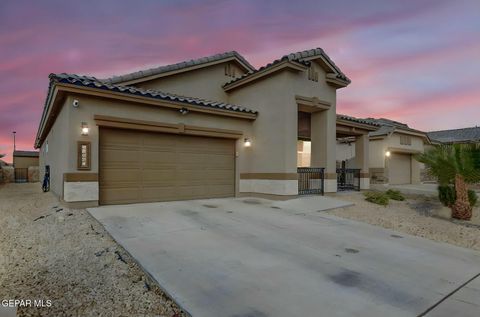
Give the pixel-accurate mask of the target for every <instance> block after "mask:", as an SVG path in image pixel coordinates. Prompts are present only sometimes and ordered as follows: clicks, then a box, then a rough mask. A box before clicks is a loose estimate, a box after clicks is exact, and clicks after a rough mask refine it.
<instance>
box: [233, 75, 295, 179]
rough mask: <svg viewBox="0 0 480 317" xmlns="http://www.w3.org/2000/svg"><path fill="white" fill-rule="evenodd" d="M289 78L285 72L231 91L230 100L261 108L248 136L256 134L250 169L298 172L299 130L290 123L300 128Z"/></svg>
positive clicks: (267, 171)
mask: <svg viewBox="0 0 480 317" xmlns="http://www.w3.org/2000/svg"><path fill="white" fill-rule="evenodd" d="M287 80H288V78H287V74H286V72H281V73H277V74H275V75H273V76H271V77H269V78H266V79H264V80H261V81H257V82H256V83H255V84H251V85H248V86H245V87H242V89H236V90H233V91H232V92H231V93H230V98H229V100H230V102H232V103H234V104H237V103H238V104H245V105H249V106H250V107H253V108H254V109H256V110H258V111H259V116H258V117H257V119H256V120H255V121H254V122H253V124H252V129H251V135H250V136H247V137H251V138H252V147H251V148H250V149H249V152H251V160H250V161H249V166H248V170H249V171H250V173H296V168H297V157H296V148H297V146H296V144H297V136H296V135H297V132H296V130H295V133H293V132H292V131H291V130H292V127H288V126H293V127H294V129H296V127H297V117H296V116H297V114H296V105H294V103H295V99H294V98H292V96H290V95H289V94H286V93H285V91H284V90H282V89H284V88H285V87H286V85H287ZM292 109H293V110H292ZM287 127H288V128H287Z"/></svg>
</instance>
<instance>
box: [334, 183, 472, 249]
mask: <svg viewBox="0 0 480 317" xmlns="http://www.w3.org/2000/svg"><path fill="white" fill-rule="evenodd" d="M335 197H336V198H338V199H341V200H346V201H350V202H353V203H354V204H355V205H354V206H351V207H346V208H340V209H335V210H330V211H328V213H329V214H332V215H335V216H338V217H343V218H348V219H352V220H357V221H362V222H366V223H369V224H372V225H376V226H381V227H384V228H387V229H392V230H395V231H399V232H404V233H408V234H411V235H415V236H419V237H423V238H427V239H431V240H435V241H439V242H446V243H450V244H454V245H457V246H460V247H464V248H470V249H474V250H479V251H480V209H479V207H476V208H474V210H473V218H472V220H471V221H458V220H452V219H450V218H449V217H450V209H449V208H446V207H444V206H442V205H441V204H440V202H439V201H438V199H437V198H436V197H426V196H420V195H411V196H406V198H407V199H406V200H405V201H394V200H390V203H389V205H388V206H386V207H383V206H380V205H376V204H373V203H370V202H367V201H365V197H364V196H363V194H362V193H358V192H357V193H339V194H336V195H335Z"/></svg>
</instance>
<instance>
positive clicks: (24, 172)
mask: <svg viewBox="0 0 480 317" xmlns="http://www.w3.org/2000/svg"><path fill="white" fill-rule="evenodd" d="M26 182H28V168H15V183H26Z"/></svg>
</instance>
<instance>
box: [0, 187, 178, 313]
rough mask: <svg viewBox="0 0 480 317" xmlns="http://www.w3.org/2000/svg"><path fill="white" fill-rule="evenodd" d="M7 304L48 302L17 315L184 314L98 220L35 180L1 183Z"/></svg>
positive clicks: (0, 278) (0, 287) (0, 238)
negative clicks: (62, 202)
mask: <svg viewBox="0 0 480 317" xmlns="http://www.w3.org/2000/svg"><path fill="white" fill-rule="evenodd" d="M42 217H43V218H42ZM120 258H121V259H120ZM5 299H32V300H33V299H43V300H51V301H52V306H51V307H50V308H20V309H19V312H18V315H19V316H170V317H171V316H184V315H183V313H182V312H181V311H180V309H179V308H178V307H177V306H176V305H175V303H173V302H172V301H171V300H170V299H169V298H168V297H167V296H166V295H165V294H164V293H163V292H162V291H161V290H160V289H159V288H158V287H157V286H156V285H155V284H154V283H153V282H151V281H150V279H149V278H148V277H147V276H145V274H144V273H143V271H142V270H141V269H139V267H138V266H137V265H136V264H135V263H134V262H133V260H132V259H131V258H130V257H129V256H128V255H127V254H126V253H125V251H124V250H123V249H122V248H121V247H120V246H119V245H117V244H116V242H115V241H113V239H112V238H111V237H110V235H109V234H108V233H107V232H106V231H105V230H104V229H103V227H101V226H100V225H99V224H98V223H97V222H96V220H95V219H93V218H92V217H91V216H90V215H89V214H88V213H87V212H86V211H85V210H83V209H68V208H65V207H62V206H60V205H59V203H58V201H57V200H56V199H55V198H54V197H53V195H52V194H50V193H42V192H41V190H40V185H39V184H38V183H36V184H6V185H0V300H5Z"/></svg>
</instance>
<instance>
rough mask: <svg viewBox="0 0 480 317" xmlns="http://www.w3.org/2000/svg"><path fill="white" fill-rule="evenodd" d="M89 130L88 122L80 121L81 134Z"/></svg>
mask: <svg viewBox="0 0 480 317" xmlns="http://www.w3.org/2000/svg"><path fill="white" fill-rule="evenodd" d="M89 130H90V129H89V128H88V124H87V123H86V122H82V135H88V132H89Z"/></svg>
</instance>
